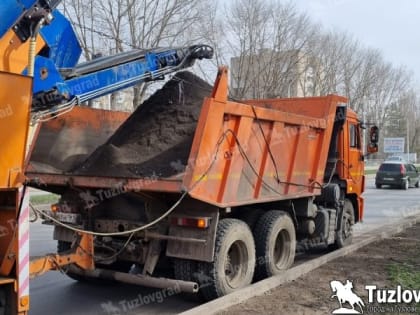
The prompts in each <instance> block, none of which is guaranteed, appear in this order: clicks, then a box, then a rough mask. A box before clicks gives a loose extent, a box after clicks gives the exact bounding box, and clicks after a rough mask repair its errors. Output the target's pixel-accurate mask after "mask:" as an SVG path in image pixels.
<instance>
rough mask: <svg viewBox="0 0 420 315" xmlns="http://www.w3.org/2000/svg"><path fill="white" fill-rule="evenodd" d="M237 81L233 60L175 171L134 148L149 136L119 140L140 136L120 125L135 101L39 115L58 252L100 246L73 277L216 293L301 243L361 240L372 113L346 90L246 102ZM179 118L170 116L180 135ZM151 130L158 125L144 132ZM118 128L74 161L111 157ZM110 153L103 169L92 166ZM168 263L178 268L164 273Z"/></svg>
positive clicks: (37, 153) (37, 169) (37, 164)
mask: <svg viewBox="0 0 420 315" xmlns="http://www.w3.org/2000/svg"><path fill="white" fill-rule="evenodd" d="M227 82H228V77H227V70H226V69H225V68H221V69H220V70H219V73H218V76H217V79H216V82H215V84H214V87H213V90H212V92H211V95H210V93H209V95H210V96H209V97H207V98H205V99H204V102H203V104H202V107H201V108H200V113H199V116H198V117H197V122H196V124H195V125H194V133H193V134H192V136H191V138H190V142H188V141H187V142H185V141H184V142H182V144H183V148H184V149H185V148H186V149H187V153H188V154H187V155H186V156H185V159H186V160H185V161H184V162H183V163H181V162H180V161H178V160H177V159H176V157H178V156H181V155H182V154H185V153H179V154H178V153H177V152H181V151H176V150H175V149H173V150H174V152H175V153H174V154H173V155H172V158H173V157H175V159H174V160H172V161H169V162H168V160H165V161H166V162H165V163H169V164H171V166H172V168H171V171H166V169H165V168H164V167H161V166H162V165H161V164H162V163H163V162H162V163H160V162H159V161H163V160H161V155H154V156H153V155H150V154H149V153H150V152H148V151H147V150H146V149H144V151H136V150H135V149H136V148H139V147H141V145H142V143H143V142H144V141H143V140H141V139H140V140H138V139H137V140H136V141H133V142H132V143H131V144H130V146H129V149H127V150H126V151H121V150H120V149H121V146H122V144H121V143H122V142H124V141H128V140H127V139H129V138H130V137H131V136H128V135H125V136H124V137H121V139H119V140H118V141H117V140H115V139H116V138H115V135H114V136H113V135H112V133H113V132H115V130H116V129H117V132H118V128H119V129H120V131H121V128H122V127H121V126H120V125H121V124H124V123H125V122H124V121H125V119H126V116H125V115H124V114H117V113H111V112H108V114H109V115H110V117H112V119H111V118H109V117H107V116H106V115H108V114H106V113H105V112H104V111H101V112H100V113H95V110H93V109H90V108H85V109H84V108H80V109H78V111H79V112H74V113H73V114H70V115H68V116H62V117H59V118H58V119H57V120H56V121H54V120H53V121H50V122H48V123H44V124H43V125H42V126H41V129H40V130H39V131H38V133H39V136H38V140H37V141H35V148H33V153H32V157H31V163H30V165H29V167H28V170H27V172H26V175H27V177H28V183H29V184H30V185H32V186H34V187H38V188H41V189H44V190H47V191H51V192H54V193H57V194H60V195H61V199H60V202H59V203H58V204H55V205H53V206H52V210H51V211H50V212H44V219H45V220H46V222H49V223H51V224H54V225H55V232H54V238H55V239H56V240H58V251H59V253H61V254H63V253H64V254H65V253H69V254H70V253H76V254H77V255H80V256H83V253H86V251H89V252H90V255H89V257H90V258H92V257H93V258H94V259H93V258H92V259H93V260H94V261H93V262H91V263H90V264H83V263H78V261H77V259H73V260H72V262H73V263H72V264H71V265H69V266H68V275H69V276H70V277H73V278H75V279H77V280H86V279H89V278H92V277H94V278H107V279H114V280H118V281H124V282H128V283H134V284H139V285H149V286H152V287H159V288H164V287H170V286H178V287H179V288H180V289H181V290H183V291H187V292H197V291H198V290H200V291H201V293H202V295H203V296H204V297H205V298H206V299H213V298H216V297H219V296H222V295H225V294H227V293H230V292H232V291H234V290H236V289H238V288H241V287H244V286H246V285H248V284H250V283H251V282H252V281H253V279H254V280H255V279H257V280H258V279H262V278H265V277H269V276H272V275H276V274H279V273H281V272H282V271H284V270H285V269H287V268H289V267H290V266H291V265H292V264H293V261H294V257H295V252H296V250H297V247H299V246H303V248H305V246H319V245H324V246H335V247H342V246H345V245H347V244H348V243H350V242H351V240H352V226H353V225H354V224H355V223H357V222H359V221H361V220H362V218H363V197H362V193H363V191H364V188H365V187H364V186H365V178H364V155H363V149H362V123H361V121H360V120H359V119H358V117H357V115H356V113H354V112H353V111H352V110H351V109H349V108H348V107H346V99H345V98H343V97H339V96H335V95H329V96H326V97H311V98H293V99H266V100H247V101H241V102H237V101H231V100H229V99H228V83H227ZM187 85H188V82H187V83H185V84H184V86H183V88H184V89H185V91H186V93H187V92H188V86H187ZM181 103H182V102H181ZM184 114H185V115H184V116H182V117H178V120H177V121H178V124H181V122H182V121H185V119H186V117H187V116H188V114H189V113H188V111H186V112H185V111H184ZM162 115H163V114H162ZM171 115H172V116H174V115H177V114H176V113H175V114H171ZM159 117H163V116H159ZM159 117H158V118H159ZM168 117H169V116H168ZM158 118H157V119H158ZM92 119H93V120H95V123H92V121H90V122H89V120H92ZM130 119H131V120H132V118H128V120H127V121H128V122H130ZM145 123H147V122H145ZM95 126H96V127H95ZM178 127H179V126H178V125H171V126H169V127H168V128H173V130H174V131H173V139H175V138H176V137H177V135H178V133H177V132H178V131H176V130H177V128H178ZM149 129H150V128H149ZM80 130H83V132H80ZM372 130H373V131H375V129H372ZM149 131H150V132H151V133H154V131H153V130H145V131H144V133H147V132H149ZM63 132H64V134H65V136H63ZM104 133H105V134H104ZM120 133H121V132H120ZM60 136H61V137H62V139H57V137H60ZM107 137H111V138H110V139H111V140H112V139H114V140H113V142H112V141H111V142H112V146H108V147H106V150H105V149H104V150H102V152H101V154H102V155H100V156H101V158H97V157H96V159H95V158H93V159H90V160H91V163H90V165H89V163H88V165H87V166H86V169H85V170H84V169H83V168H82V170H80V169H79V170H78V171H77V170H75V168H74V166H75V165H76V164H77V163H79V162H80V161H82V160H83V159H86V157H87V156H89V155H92V154H93V155H94V156H99V155H98V154H99V153H93V152H94V151H95V150H97V148H96V146H98V145H101V144H103V143H104V141H105V140H106V138H107ZM137 137H140V138H141V134H140V135H139V134H137ZM369 138H370V139H369V144H368V151H370V152H374V151H375V150H376V143H377V135H376V134H372V135H371V136H370V137H369ZM46 139H47V140H46ZM48 139H49V140H48ZM151 139H153V138H151ZM83 141H85V142H83ZM142 141H143V142H142ZM174 141H175V140H174ZM153 142H154V141H153V140H150V141H148V143H149V144H150V143H152V144H153ZM94 143H95V144H94ZM180 143H181V142H180ZM185 143H187V145H186V144H185ZM76 144H78V145H76ZM162 145H163V144H162ZM180 146H181V145H180ZM40 147H41V148H43V149H40ZM48 147H49V148H51V150H50V151H49V152H50V153H49V154H45V152H46V151H47V148H48ZM66 148H67V149H69V148H70V150H71V151H72V152H73V154H72V155H71V156H68V154H66V153H64V151H65V150H66ZM103 148H104V146H103V145H102V149H103ZM133 150H134V151H133ZM171 150H172V149H171ZM177 150H178V149H177ZM74 151H77V152H74ZM184 151H185V150H184ZM104 152H105V153H104ZM130 152H131V153H130ZM133 152H134V153H133ZM139 152H140V153H139ZM142 152H143V153H144V156H151V157H150V158H149V159H148V160H147V161H145V162H144V163H143V164H142V166H141V167H140V166H138V165H135V164H133V161H134V162H135V161H136V159H139V160H140V159H144V158H143V153H142ZM148 154H149V155H148ZM115 157H118V158H119V159H120V161H122V162H121V163H125V162H124V161H128V162H126V164H129V165H131V169H130V170H131V171H132V172H131V173H127V172H126V171H125V170H124V169H123V168H122V167H121V168H119V166H118V165H116V166H115V165H113V164H112V159H113V158H115ZM88 160H89V159H88ZM92 161H93V162H92ZM43 163H44V164H48V163H49V167H42V164H43ZM100 163H103V164H104V168H102V171H94V170H95V167H96V166H98V164H100ZM151 163H152V164H151ZM153 163H154V164H153ZM159 163H160V164H159ZM63 165H65V169H63ZM133 165H134V166H133ZM144 165H148V167H143V166H144ZM150 165H157V166H159V170H158V169H157V166H155V168H153V167H150ZM60 168H61V169H60ZM112 168H114V171H113V173H112V172H111V173H110V172H108V171H109V170H110V169H112ZM98 169H99V168H98ZM133 169H134V170H133ZM89 170H90V171H89ZM109 174H113V175H112V176H111V175H109ZM130 174H131V175H130ZM86 235H88V236H89V238H86V237H84V236H86ZM86 239H87V240H88V241H86ZM83 241H84V243H83ZM80 248H84V250H83V251H80ZM85 256H86V255H85ZM72 257H73V258H74V256H72ZM85 259H86V257H85ZM40 267H41V268H42V266H40ZM168 268H170V269H171V270H172V273H170V274H171V276H170V277H168V276H166V277H162V274H161V272H162V270H165V269H168ZM129 271H130V272H129ZM166 271H167V270H166ZM165 274H166V275H167V274H168V273H167V272H166V273H165Z"/></svg>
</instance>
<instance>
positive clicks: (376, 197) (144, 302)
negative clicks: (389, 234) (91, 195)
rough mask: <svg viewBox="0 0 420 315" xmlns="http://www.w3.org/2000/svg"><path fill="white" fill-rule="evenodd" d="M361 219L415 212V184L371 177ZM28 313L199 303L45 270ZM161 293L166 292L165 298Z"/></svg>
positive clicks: (39, 248) (34, 251)
mask: <svg viewBox="0 0 420 315" xmlns="http://www.w3.org/2000/svg"><path fill="white" fill-rule="evenodd" d="M364 196H365V203H366V208H365V220H364V222H363V223H362V224H358V225H356V227H355V230H356V231H355V233H356V234H358V235H360V234H362V233H365V232H368V231H371V230H372V229H374V228H377V227H380V226H381V225H384V224H389V223H392V222H394V221H396V220H398V219H401V218H402V217H405V216H410V215H413V214H415V213H419V212H420V189H417V188H410V189H409V190H408V191H404V190H398V189H390V188H384V189H380V190H378V189H375V188H374V185H373V180H372V179H370V180H368V182H367V190H366V192H365V195H364ZM55 248H56V242H55V241H52V228H51V227H49V226H44V225H41V224H39V223H33V224H32V225H31V256H38V255H43V254H45V253H48V252H54V251H55ZM30 290H31V291H30V292H31V310H30V315H41V314H42V315H45V314H61V315H70V314H87V315H93V314H105V315H118V314H127V315H129V314H159V315H164V314H177V313H179V312H182V311H185V310H187V309H190V308H192V307H194V306H196V305H198V302H196V301H194V300H192V299H191V298H188V297H186V296H183V295H182V294H178V295H172V296H168V295H169V294H170V293H171V292H162V291H160V290H154V289H149V288H143V287H137V286H129V285H122V284H114V285H92V284H91V285H89V284H82V283H78V282H76V281H74V280H71V279H69V278H68V277H67V276H65V275H63V274H60V273H59V272H49V273H47V274H45V275H43V276H40V277H39V278H36V279H33V280H32V281H31V288H30ZM165 295H166V297H165Z"/></svg>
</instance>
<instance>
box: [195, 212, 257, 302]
mask: <svg viewBox="0 0 420 315" xmlns="http://www.w3.org/2000/svg"><path fill="white" fill-rule="evenodd" d="M198 269H199V276H198V281H199V283H200V291H201V293H202V295H203V297H204V298H205V299H206V300H212V299H215V298H218V297H220V296H223V295H226V294H229V293H231V292H233V291H235V290H237V289H240V288H243V287H246V286H247V285H249V284H251V282H252V278H253V275H254V269H255V244H254V238H253V236H252V232H251V230H250V228H249V227H248V225H247V224H246V223H245V222H243V221H241V220H238V219H230V218H229V219H223V220H220V221H219V224H218V226H217V232H216V242H215V250H214V260H213V261H212V262H199V263H198Z"/></svg>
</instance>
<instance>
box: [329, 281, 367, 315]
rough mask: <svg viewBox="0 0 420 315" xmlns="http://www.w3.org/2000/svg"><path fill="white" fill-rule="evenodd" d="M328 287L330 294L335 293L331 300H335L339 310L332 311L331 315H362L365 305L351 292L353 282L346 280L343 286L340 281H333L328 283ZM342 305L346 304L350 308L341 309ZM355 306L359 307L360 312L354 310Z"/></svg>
mask: <svg viewBox="0 0 420 315" xmlns="http://www.w3.org/2000/svg"><path fill="white" fill-rule="evenodd" d="M330 286H331V290H332V292H333V293H335V294H334V295H332V296H331V298H337V299H338V303H339V304H340V308H338V309H336V310H334V311H333V312H332V313H333V314H363V307H364V306H365V304H364V303H363V301H362V299H361V298H360V297H359V296H357V295H356V294H354V292H353V291H352V289H353V282H351V281H349V280H347V282H346V284H344V285H343V284H342V283H341V282H340V281H336V280H334V281H331V282H330ZM344 303H348V304H349V305H350V306H351V308H345V307H343V304H344ZM355 306H357V307H359V309H360V312H359V311H358V310H356V309H355V308H354V307H355Z"/></svg>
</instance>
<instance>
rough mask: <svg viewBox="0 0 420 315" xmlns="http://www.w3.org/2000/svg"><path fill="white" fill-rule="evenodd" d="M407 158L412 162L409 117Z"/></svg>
mask: <svg viewBox="0 0 420 315" xmlns="http://www.w3.org/2000/svg"><path fill="white" fill-rule="evenodd" d="M407 160H408V162H410V124H409V121H408V119H407Z"/></svg>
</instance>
